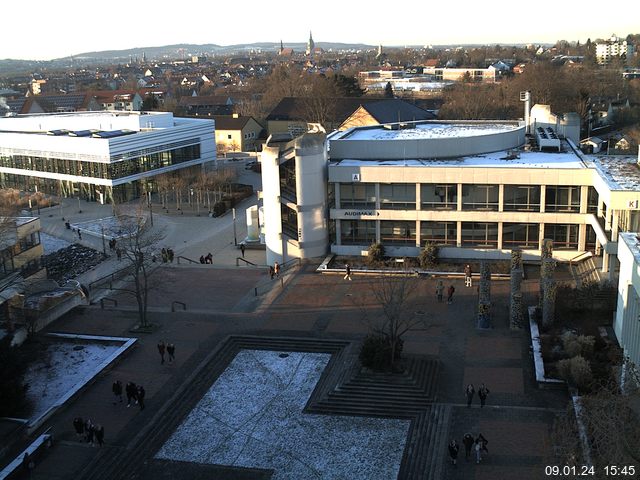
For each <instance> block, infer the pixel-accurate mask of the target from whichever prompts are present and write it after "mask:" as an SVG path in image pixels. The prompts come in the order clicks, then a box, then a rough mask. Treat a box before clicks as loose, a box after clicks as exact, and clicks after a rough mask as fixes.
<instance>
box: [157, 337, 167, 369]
mask: <svg viewBox="0 0 640 480" xmlns="http://www.w3.org/2000/svg"><path fill="white" fill-rule="evenodd" d="M165 349H166V345H165V344H164V340H160V342H158V353H159V354H160V365H164V352H165Z"/></svg>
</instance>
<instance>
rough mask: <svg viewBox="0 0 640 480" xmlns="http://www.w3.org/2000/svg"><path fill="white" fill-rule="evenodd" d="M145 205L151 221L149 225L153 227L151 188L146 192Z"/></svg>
mask: <svg viewBox="0 0 640 480" xmlns="http://www.w3.org/2000/svg"><path fill="white" fill-rule="evenodd" d="M147 205H148V206H149V220H150V221H151V226H152V227H153V205H152V204H151V190H149V191H148V192H147Z"/></svg>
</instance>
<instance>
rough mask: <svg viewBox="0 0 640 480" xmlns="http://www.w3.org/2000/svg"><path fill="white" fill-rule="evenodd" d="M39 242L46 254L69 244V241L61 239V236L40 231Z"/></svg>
mask: <svg viewBox="0 0 640 480" xmlns="http://www.w3.org/2000/svg"><path fill="white" fill-rule="evenodd" d="M40 243H42V248H43V249H44V254H45V255H48V254H49V253H53V252H57V251H58V250H62V249H63V248H66V247H68V246H69V245H71V243H70V242H67V241H66V240H62V239H61V238H57V237H52V236H51V235H49V234H47V233H44V232H40Z"/></svg>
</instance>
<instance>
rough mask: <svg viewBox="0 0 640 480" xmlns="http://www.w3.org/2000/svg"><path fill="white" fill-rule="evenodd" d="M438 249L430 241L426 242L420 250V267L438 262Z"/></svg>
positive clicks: (429, 266)
mask: <svg viewBox="0 0 640 480" xmlns="http://www.w3.org/2000/svg"><path fill="white" fill-rule="evenodd" d="M439 250H440V249H439V248H438V246H437V245H435V244H433V243H432V242H426V243H425V244H424V248H423V249H422V251H421V252H420V256H419V257H418V260H419V262H420V267H421V268H431V267H433V266H435V265H437V264H438V251H439Z"/></svg>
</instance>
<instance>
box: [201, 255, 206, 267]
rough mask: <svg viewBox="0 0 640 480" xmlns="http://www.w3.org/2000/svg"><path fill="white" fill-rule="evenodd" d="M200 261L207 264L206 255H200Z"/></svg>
mask: <svg viewBox="0 0 640 480" xmlns="http://www.w3.org/2000/svg"><path fill="white" fill-rule="evenodd" d="M200 263H201V264H203V265H204V264H205V261H204V255H200Z"/></svg>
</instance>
